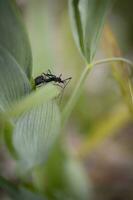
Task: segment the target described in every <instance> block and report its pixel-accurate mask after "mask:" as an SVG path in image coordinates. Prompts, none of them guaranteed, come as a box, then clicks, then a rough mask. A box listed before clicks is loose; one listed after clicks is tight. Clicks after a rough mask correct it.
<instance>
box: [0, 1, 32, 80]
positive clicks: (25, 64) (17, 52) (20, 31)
mask: <svg viewBox="0 0 133 200" xmlns="http://www.w3.org/2000/svg"><path fill="white" fill-rule="evenodd" d="M0 45H1V46H3V47H4V48H5V49H6V50H7V51H8V52H9V53H10V54H11V55H12V56H13V57H14V58H15V60H16V62H17V63H18V64H19V65H20V66H21V67H22V68H23V70H24V71H25V73H26V74H27V76H28V77H29V78H30V77H31V70H32V69H31V66H32V56H31V49H30V45H29V40H28V37H27V34H26V30H25V27H24V25H23V22H22V20H21V17H20V13H19V10H18V8H17V7H16V5H15V1H13V0H0ZM10 67H11V68H12V66H10Z"/></svg>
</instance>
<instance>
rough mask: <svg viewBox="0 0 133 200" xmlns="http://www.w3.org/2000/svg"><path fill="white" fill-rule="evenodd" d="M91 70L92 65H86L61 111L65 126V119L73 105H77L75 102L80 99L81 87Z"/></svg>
mask: <svg viewBox="0 0 133 200" xmlns="http://www.w3.org/2000/svg"><path fill="white" fill-rule="evenodd" d="M91 68H92V64H88V65H87V66H86V67H85V69H84V71H83V73H82V75H81V77H80V79H79V81H78V83H77V85H76V87H75V90H74V92H73V94H72V96H71V97H70V99H69V101H68V103H67V104H66V106H65V108H64V110H63V113H62V119H63V125H65V124H66V121H67V119H68V118H69V116H70V114H71V112H72V110H73V108H74V106H75V104H76V103H77V100H78V99H79V97H80V94H81V92H82V87H83V85H84V82H85V80H86V77H87V76H88V74H89V72H90V70H91Z"/></svg>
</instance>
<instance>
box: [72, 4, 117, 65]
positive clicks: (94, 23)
mask: <svg viewBox="0 0 133 200" xmlns="http://www.w3.org/2000/svg"><path fill="white" fill-rule="evenodd" d="M112 3H113V1H111V0H100V1H99V0H69V11H70V17H71V22H72V31H73V35H74V38H75V42H76V44H77V46H78V48H79V50H80V52H81V53H82V55H83V57H84V58H85V60H86V61H87V62H88V63H91V62H92V60H93V58H94V56H95V53H96V49H97V45H98V42H99V39H100V36H101V32H102V30H103V25H104V22H105V19H106V14H107V12H108V10H109V8H110V7H111V4H112Z"/></svg>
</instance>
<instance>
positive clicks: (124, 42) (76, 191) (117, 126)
mask: <svg viewBox="0 0 133 200" xmlns="http://www.w3.org/2000/svg"><path fill="white" fill-rule="evenodd" d="M17 4H18V6H19V8H20V10H21V13H22V16H23V19H24V21H25V24H26V26H27V31H28V35H29V39H30V43H31V48H32V55H33V77H36V76H37V75H40V74H41V73H42V72H45V71H46V70H47V69H51V70H52V71H53V73H55V74H57V75H58V74H60V73H62V74H63V77H64V78H65V77H66V78H67V77H69V76H72V81H71V82H70V84H69V85H68V86H67V88H66V89H65V91H64V93H63V99H62V101H61V104H60V107H61V108H62V107H63V106H64V105H65V103H66V102H67V99H68V97H69V96H70V95H71V93H72V92H73V89H74V87H75V84H77V82H78V80H79V78H80V76H81V72H82V69H83V68H84V62H83V60H82V58H81V56H80V54H79V52H78V50H77V47H76V45H75V43H74V39H73V36H72V32H71V26H70V20H69V13H68V5H67V4H68V1H67V0H54V1H52V0H49V1H46V0H38V1H37V0H17ZM132 8H133V1H131V0H127V1H124V0H121V1H120V0H117V1H116V4H115V6H114V7H113V9H112V12H111V13H110V14H109V18H108V20H107V23H108V24H109V25H111V29H112V30H113V32H114V34H115V37H116V40H115V41H116V46H117V45H119V47H120V52H121V54H122V55H123V56H124V57H127V58H130V59H131V60H133V59H132V52H133V37H132V35H133V17H132ZM105 34H106V30H105V31H104V33H103V36H102V40H101V44H100V45H99V48H98V51H97V55H96V58H95V59H100V58H105V57H107V56H108V54H107V51H108V50H107V48H110V49H111V48H112V47H111V46H108V45H107V43H106V40H105V38H106V37H105ZM106 35H107V34H106ZM113 37H114V36H113ZM108 40H110V39H109V38H108ZM106 45H107V46H106ZM115 48H116V49H115V50H116V51H117V48H118V47H115ZM115 50H113V52H114V53H115ZM112 56H117V55H112ZM123 78H124V76H123ZM123 81H124V80H123ZM4 152H5V149H4V148H3V151H1V152H0V159H1V161H2V163H3V164H1V166H0V170H1V172H2V174H3V175H4V176H6V177H8V178H9V177H10V179H11V180H14V179H16V174H14V172H13V169H14V163H13V162H12V161H11V159H10V157H9V156H7V155H5V153H4ZM132 168H133V123H132V120H131V117H130V114H129V111H128V108H127V105H126V103H125V99H124V98H123V94H122V92H121V88H120V86H119V83H118V81H117V80H116V79H115V77H114V75H113V73H112V68H111V67H110V65H107V64H105V65H101V66H97V67H95V68H94V69H93V70H92V71H91V73H90V75H89V77H88V79H87V81H86V83H85V87H84V90H83V92H82V95H81V97H80V99H79V100H78V103H77V105H76V107H75V109H74V111H73V113H72V115H71V118H70V120H69V123H68V126H67V128H66V130H65V132H63V133H62V135H61V139H60V141H59V144H58V145H57V146H55V147H54V150H53V152H52V153H51V155H50V157H49V158H48V161H47V163H46V166H45V167H43V166H42V167H41V168H38V169H35V171H34V172H33V174H32V177H31V180H28V183H29V184H30V182H33V185H34V187H35V188H37V191H39V192H42V193H43V194H44V195H45V196H47V197H48V199H53V200H54V199H55V200H56V199H59V200H61V199H64V200H65V199H67V200H68V199H70V200H71V199H79V200H82V199H90V200H105V199H106V200H132V199H133V189H132V185H133V171H132ZM1 195H3V196H5V194H3V193H2V192H1ZM1 198H2V196H1Z"/></svg>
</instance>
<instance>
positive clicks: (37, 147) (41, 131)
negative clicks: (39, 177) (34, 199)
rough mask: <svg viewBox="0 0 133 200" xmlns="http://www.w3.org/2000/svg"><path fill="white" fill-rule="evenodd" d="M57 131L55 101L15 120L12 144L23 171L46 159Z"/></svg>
mask: <svg viewBox="0 0 133 200" xmlns="http://www.w3.org/2000/svg"><path fill="white" fill-rule="evenodd" d="M59 129H60V113H59V109H58V107H57V105H56V103H55V101H50V102H48V103H44V104H42V105H41V106H36V107H35V108H33V109H31V110H30V111H28V112H26V113H24V114H22V115H21V116H20V118H19V119H17V121H16V127H15V130H14V134H13V144H14V147H15V149H16V152H17V153H18V157H19V159H20V162H21V163H22V165H23V170H24V171H25V170H27V169H30V168H32V167H34V166H36V165H38V164H41V163H43V162H44V161H45V160H46V159H47V156H48V153H49V150H50V149H51V147H52V145H53V143H54V142H55V140H56V139H57V136H58V134H59ZM24 168H25V169H24Z"/></svg>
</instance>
